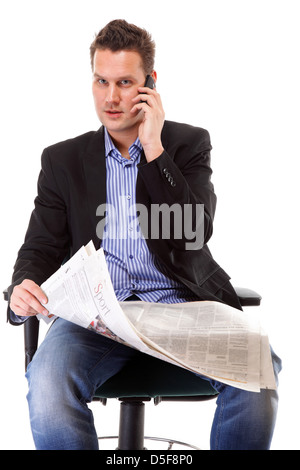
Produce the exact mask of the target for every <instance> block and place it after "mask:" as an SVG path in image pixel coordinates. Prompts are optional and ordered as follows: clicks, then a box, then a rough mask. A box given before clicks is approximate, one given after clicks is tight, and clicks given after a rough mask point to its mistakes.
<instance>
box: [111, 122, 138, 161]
mask: <svg viewBox="0 0 300 470" xmlns="http://www.w3.org/2000/svg"><path fill="white" fill-rule="evenodd" d="M104 142H105V156H106V157H108V156H110V155H111V156H113V157H115V158H117V159H118V160H120V159H123V158H124V157H122V155H121V154H120V152H119V150H118V149H117V148H116V146H115V145H114V143H113V141H112V139H111V137H110V135H109V133H108V131H107V129H106V127H104ZM142 150H143V147H142V144H141V141H140V139H139V137H137V139H136V140H135V142H133V144H132V145H131V146H130V147H129V149H128V151H129V155H130V158H131V160H136V158H137V157H139V156H140V155H141V152H142Z"/></svg>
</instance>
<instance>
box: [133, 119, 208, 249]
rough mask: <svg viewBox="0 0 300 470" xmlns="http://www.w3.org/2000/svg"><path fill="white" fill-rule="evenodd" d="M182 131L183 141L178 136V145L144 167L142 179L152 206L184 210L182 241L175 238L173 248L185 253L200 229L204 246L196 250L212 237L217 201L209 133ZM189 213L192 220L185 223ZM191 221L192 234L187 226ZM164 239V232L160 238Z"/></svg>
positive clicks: (173, 145) (193, 129) (170, 146)
mask: <svg viewBox="0 0 300 470" xmlns="http://www.w3.org/2000/svg"><path fill="white" fill-rule="evenodd" d="M179 130H181V132H180V133H179V134H180V138H178V136H175V135H174V141H173V142H172V141H171V143H170V144H169V145H167V146H166V147H165V151H164V152H163V153H162V154H161V155H160V156H159V157H158V158H157V159H155V160H153V161H152V162H150V163H146V164H144V165H140V166H139V175H140V176H141V178H142V181H143V184H144V186H145V188H146V191H147V194H148V195H149V199H150V204H156V205H158V206H162V205H163V204H167V205H168V206H170V207H171V206H172V205H173V204H175V205H176V204H177V205H179V207H180V208H181V213H182V218H181V221H182V226H181V233H182V237H181V238H176V236H175V237H174V236H173V238H172V237H171V238H170V240H169V244H170V246H172V248H175V249H179V250H185V249H186V246H187V243H189V242H191V239H190V234H191V232H194V233H196V229H197V227H198V228H199V227H200V226H201V230H202V233H203V236H202V238H201V240H202V241H201V246H199V245H197V244H196V245H195V248H194V249H199V248H200V249H201V248H202V246H203V245H204V244H206V243H207V242H208V240H209V239H210V237H211V235H212V232H213V219H214V214H215V209H216V201H217V198H216V195H215V193H214V187H213V184H212V182H211V174H212V170H211V165H210V161H211V157H210V151H211V148H212V147H211V143H210V136H209V133H208V132H207V131H206V130H204V129H200V128H194V127H193V128H192V127H189V126H188V127H187V126H186V127H184V128H179ZM169 140H170V138H169ZM197 205H199V206H201V207H202V210H201V211H200V210H199V211H197ZM187 211H188V218H186V219H184V215H186V214H187ZM199 214H200V215H199ZM199 217H201V220H199ZM152 219H153V217H152ZM187 221H188V225H189V226H190V229H189V230H187V228H188V227H187V226H186V225H185V224H187ZM152 223H153V220H152ZM157 223H158V222H157ZM174 233H175V232H173V235H174ZM162 235H163V234H162V230H161V231H160V236H162ZM175 235H176V234H175Z"/></svg>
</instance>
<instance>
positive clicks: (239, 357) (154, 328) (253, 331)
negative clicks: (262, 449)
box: [38, 242, 276, 392]
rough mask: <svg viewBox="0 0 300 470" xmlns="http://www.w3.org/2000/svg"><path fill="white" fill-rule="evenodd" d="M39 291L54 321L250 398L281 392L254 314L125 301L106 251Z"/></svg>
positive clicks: (90, 251) (86, 254)
mask: <svg viewBox="0 0 300 470" xmlns="http://www.w3.org/2000/svg"><path fill="white" fill-rule="evenodd" d="M41 288H42V289H43V291H44V292H45V294H46V295H47V297H48V303H47V305H45V307H46V308H47V309H48V311H49V315H48V318H46V317H44V316H42V315H38V318H43V319H44V320H45V319H46V321H48V322H50V321H52V320H53V319H54V318H55V317H61V318H64V319H65V320H68V321H71V322H73V323H76V324H77V325H80V326H82V327H83V328H88V329H90V330H93V331H95V332H96V333H99V334H102V335H104V336H107V337H109V338H111V339H113V340H115V341H119V342H122V343H124V344H126V345H127V346H129V347H133V348H136V349H138V350H139V351H141V352H143V353H146V354H150V355H151V356H154V357H156V358H159V359H162V360H164V361H167V362H170V363H172V364H175V365H177V366H179V367H183V368H186V369H188V370H190V371H192V372H194V373H197V374H200V375H203V376H206V377H209V378H213V379H215V380H217V381H219V382H223V383H226V384H229V385H231V386H234V387H237V388H241V389H244V390H248V391H253V392H259V391H260V389H262V388H269V389H275V388H276V384H275V379H274V372H273V367H272V362H271V354H270V346H269V340H268V337H267V335H266V334H265V332H263V331H262V329H261V326H260V322H259V317H258V315H257V314H256V313H251V314H249V313H247V312H242V311H240V310H237V309H235V308H232V307H230V306H227V305H225V304H222V303H220V302H211V301H199V302H185V303H177V304H162V303H150V302H143V301H140V302H138V301H133V302H119V301H118V300H117V298H116V295H115V292H114V289H113V285H112V282H111V279H110V275H109V271H108V268H107V264H106V261H105V255H104V251H103V249H102V248H100V249H99V250H97V251H96V250H95V248H94V245H93V243H92V242H90V243H89V244H88V245H87V246H86V247H82V248H81V249H80V250H79V251H78V252H77V253H76V254H75V255H74V256H73V257H72V258H71V259H70V260H69V261H68V262H67V263H65V264H64V265H63V266H62V267H61V268H60V269H59V270H58V271H57V272H56V273H54V274H53V275H52V276H51V277H50V278H49V279H48V280H47V281H46V282H45V283H44V284H42V286H41Z"/></svg>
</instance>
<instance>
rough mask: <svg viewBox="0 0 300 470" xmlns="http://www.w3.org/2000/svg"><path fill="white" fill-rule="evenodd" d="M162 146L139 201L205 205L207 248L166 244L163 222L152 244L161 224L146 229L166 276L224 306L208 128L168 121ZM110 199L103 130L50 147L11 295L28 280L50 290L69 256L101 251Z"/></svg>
mask: <svg viewBox="0 0 300 470" xmlns="http://www.w3.org/2000/svg"><path fill="white" fill-rule="evenodd" d="M162 143H163V147H164V149H165V151H164V152H163V153H162V155H160V156H159V157H158V158H157V159H156V160H153V161H152V162H150V163H147V162H146V159H145V156H144V155H143V154H142V157H141V161H140V163H139V165H138V177H137V183H136V203H137V204H143V205H145V206H146V207H147V208H149V209H150V207H151V204H163V203H166V204H168V205H169V206H171V205H172V204H174V203H177V204H181V205H184V204H192V205H195V204H197V203H198V204H204V207H205V223H204V246H203V247H202V248H200V249H197V250H194V249H193V250H191V251H187V250H186V249H185V244H186V242H187V241H189V242H190V240H186V239H185V238H184V237H183V238H182V239H179V240H178V239H176V238H174V237H171V238H170V239H169V240H168V239H164V237H163V236H162V233H161V227H160V222H159V221H158V220H157V221H156V223H157V224H158V225H159V227H160V228H159V233H160V235H159V238H157V237H156V238H154V239H151V230H150V227H151V223H152V224H153V223H154V222H153V220H152V221H151V220H150V219H149V220H148V222H147V224H146V223H145V221H144V223H143V222H142V223H141V228H142V230H143V231H144V232H146V231H147V229H148V233H147V235H146V241H147V244H148V247H149V249H150V250H151V252H153V253H154V255H155V259H156V262H157V266H158V268H159V269H160V270H161V271H163V272H164V273H165V274H167V275H168V276H169V277H171V278H175V279H177V280H179V281H180V282H182V283H183V284H184V285H186V286H187V287H188V288H189V289H190V290H191V291H192V292H193V293H194V294H195V295H196V296H197V298H199V300H219V297H218V291H219V290H220V288H222V287H223V286H224V285H225V284H227V283H228V280H229V276H228V275H227V274H226V273H225V272H224V271H223V269H221V268H220V266H219V265H218V264H217V263H216V262H215V261H214V259H213V258H212V256H211V253H210V251H209V249H208V247H207V245H206V243H207V242H208V240H209V238H210V236H211V234H212V230H213V228H212V227H213V218H214V213H215V207H216V196H215V194H214V188H213V185H212V183H211V180H210V179H211V173H212V171H211V168H210V150H211V144H210V137H209V134H208V132H207V131H206V130H204V129H201V128H196V127H193V126H189V125H186V124H179V123H175V122H170V121H166V122H165V124H164V128H163V131H162ZM105 201H106V164H105V146H104V129H103V127H101V128H100V129H99V130H98V131H96V132H95V131H92V132H88V133H86V134H83V135H81V136H79V137H76V138H74V139H70V140H67V141H64V142H60V143H58V144H55V145H53V146H50V147H48V148H46V149H45V150H44V152H43V154H42V168H41V172H40V175H39V179H38V195H37V197H36V199H35V208H34V210H33V212H32V215H31V218H30V222H29V226H28V230H27V233H26V237H25V241H24V244H23V245H22V247H21V249H20V250H19V253H18V258H17V261H16V264H15V267H14V274H13V278H12V284H11V286H10V287H9V288H8V295H9V297H10V295H11V293H12V290H13V287H14V286H15V285H17V284H19V283H20V282H22V280H23V279H26V278H27V279H31V280H33V281H35V282H36V283H37V284H39V285H40V284H42V283H43V282H44V281H45V280H46V279H47V278H48V277H49V276H50V275H51V274H52V273H53V272H55V271H56V270H57V269H58V268H59V267H60V265H61V263H62V262H63V260H64V259H65V258H66V256H72V255H73V254H74V253H75V252H76V251H77V250H78V249H79V248H81V246H82V245H85V244H87V243H88V242H89V241H90V240H91V239H92V240H93V241H94V244H95V246H96V248H98V247H100V245H101V238H99V237H98V236H97V234H96V227H97V225H98V223H99V221H100V217H99V216H97V215H96V212H97V207H98V206H99V205H101V204H104V203H105ZM149 213H150V210H149ZM147 225H148V227H147ZM171 233H172V232H171ZM98 235H99V233H98ZM100 235H101V234H100ZM235 302H236V299H233V304H234V303H235ZM227 303H228V302H227ZM10 321H11V323H13V321H12V320H10Z"/></svg>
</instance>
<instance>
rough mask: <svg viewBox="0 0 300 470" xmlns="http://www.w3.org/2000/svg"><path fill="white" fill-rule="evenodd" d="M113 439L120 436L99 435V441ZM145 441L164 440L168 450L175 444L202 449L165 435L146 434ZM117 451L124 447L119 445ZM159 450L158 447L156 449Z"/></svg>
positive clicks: (145, 448)
mask: <svg viewBox="0 0 300 470" xmlns="http://www.w3.org/2000/svg"><path fill="white" fill-rule="evenodd" d="M106 439H107V440H112V439H116V440H118V439H119V436H101V437H98V441H104V440H106ZM144 440H145V441H156V442H162V443H166V444H168V447H167V449H166V450H173V446H174V445H178V446H181V447H187V448H188V449H191V450H202V449H201V448H200V447H196V446H194V445H192V444H188V443H187V442H182V441H176V440H174V439H168V438H163V437H151V436H145V437H144ZM115 450H116V451H118V450H124V449H119V447H116V448H115ZM142 450H149V449H148V448H147V447H143V449H142ZM155 450H158V449H155Z"/></svg>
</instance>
